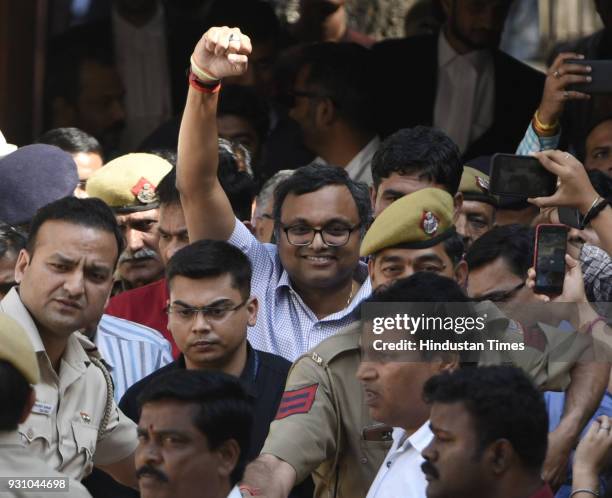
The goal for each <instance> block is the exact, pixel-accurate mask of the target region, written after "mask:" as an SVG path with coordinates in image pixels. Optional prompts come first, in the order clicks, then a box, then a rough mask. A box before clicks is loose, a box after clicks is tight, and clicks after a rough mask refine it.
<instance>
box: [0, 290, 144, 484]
mask: <svg viewBox="0 0 612 498" xmlns="http://www.w3.org/2000/svg"><path fill="white" fill-rule="evenodd" d="M0 311H2V312H4V313H7V314H8V315H10V316H11V317H12V318H14V319H15V320H17V322H19V323H20V324H21V326H22V327H23V328H24V329H25V331H26V332H27V334H28V337H29V338H30V341H31V342H32V345H33V346H34V351H35V352H36V356H37V359H38V367H39V369H40V377H41V378H40V382H39V383H38V384H37V385H36V386H34V387H35V390H36V403H35V405H34V407H33V408H32V412H31V414H30V416H29V417H28V418H27V420H26V421H25V422H24V423H23V424H21V425H20V426H19V433H20V434H21V437H22V440H23V442H24V443H25V444H26V445H27V446H28V451H29V452H30V454H32V455H33V456H36V457H38V458H40V459H42V460H44V461H45V462H46V463H47V464H48V465H49V466H51V467H52V468H54V469H55V470H58V471H59V472H62V473H63V474H66V475H67V476H69V477H71V478H73V479H77V480H81V479H83V478H84V477H85V476H87V475H88V474H89V473H90V472H91V469H92V467H93V465H94V464H96V465H109V464H112V463H115V462H118V461H120V460H123V459H124V458H127V457H128V456H130V455H131V454H132V453H133V452H134V451H135V449H136V446H137V445H138V440H137V436H136V424H134V422H132V421H131V420H130V419H128V418H127V417H126V416H125V415H123V413H121V411H120V410H119V408H118V407H117V405H116V404H115V401H114V400H111V405H110V406H111V416H110V419H109V422H108V425H107V428H106V430H105V431H104V433H103V434H100V433H99V428H100V424H101V422H102V420H103V418H104V412H105V408H106V402H107V384H106V380H105V378H104V375H103V373H102V371H101V370H100V368H98V367H97V366H96V365H94V364H93V363H92V362H91V360H90V358H89V356H88V355H87V353H86V352H85V349H84V346H83V345H86V347H87V348H88V350H89V349H90V347H91V349H95V346H94V345H93V343H91V342H89V341H88V340H87V339H86V338H85V337H84V336H82V335H81V334H78V333H74V334H72V335H71V336H70V337H69V339H68V344H67V346H66V350H65V352H64V356H63V357H62V359H61V366H60V370H59V375H58V373H56V372H55V370H54V369H53V367H52V366H51V362H50V360H49V358H48V356H47V353H46V352H45V347H44V345H43V343H42V340H41V338H40V335H39V333H38V330H37V328H36V325H35V323H34V321H33V319H32V317H31V315H30V313H29V312H28V310H27V309H26V307H25V306H24V305H23V303H22V302H21V299H20V297H19V294H18V292H17V290H16V288H13V289H11V291H10V292H9V293H8V294H7V295H6V296H5V298H4V299H3V300H2V301H1V302H0Z"/></svg>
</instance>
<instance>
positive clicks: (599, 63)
mask: <svg viewBox="0 0 612 498" xmlns="http://www.w3.org/2000/svg"><path fill="white" fill-rule="evenodd" d="M565 62H566V63H568V64H578V65H580V66H591V72H590V73H589V74H588V75H589V76H591V78H592V80H591V82H590V83H573V84H571V85H568V86H567V89H568V90H574V91H576V92H582V93H593V94H602V93H612V60H584V59H566V61H565Z"/></svg>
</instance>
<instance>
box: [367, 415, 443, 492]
mask: <svg viewBox="0 0 612 498" xmlns="http://www.w3.org/2000/svg"><path fill="white" fill-rule="evenodd" d="M432 439H433V433H432V432H431V430H430V429H429V420H428V421H427V422H425V423H424V424H423V425H422V426H421V427H420V428H419V429H418V430H417V431H416V432H415V433H413V434H412V435H411V436H409V437H406V431H405V430H404V429H400V428H399V427H396V428H394V429H393V445H392V446H391V449H390V450H389V453H387V456H386V457H385V460H384V462H383V463H382V465H381V466H380V469H379V470H378V474H376V478H375V479H374V482H373V483H372V486H370V490H369V491H368V496H367V497H366V498H397V497H398V496H401V497H402V498H425V497H426V494H425V490H426V489H427V481H426V480H425V474H423V471H422V470H421V464H422V463H423V461H424V459H423V457H422V456H421V452H422V451H423V450H424V449H425V448H426V447H427V445H429V443H430V442H431V440H432Z"/></svg>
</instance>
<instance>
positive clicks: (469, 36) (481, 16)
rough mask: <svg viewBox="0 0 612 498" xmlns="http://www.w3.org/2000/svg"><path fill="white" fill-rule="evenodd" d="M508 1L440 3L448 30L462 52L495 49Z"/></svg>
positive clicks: (508, 4) (456, 0)
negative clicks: (459, 45) (446, 20)
mask: <svg viewBox="0 0 612 498" xmlns="http://www.w3.org/2000/svg"><path fill="white" fill-rule="evenodd" d="M511 4H512V1H511V0H443V1H442V5H443V7H444V10H445V13H446V16H447V19H448V29H449V31H450V34H451V36H453V37H454V38H455V39H456V40H458V41H459V43H461V45H462V48H464V49H465V51H469V50H479V49H486V48H488V49H492V48H496V47H498V46H499V42H500V40H501V35H502V31H503V29H504V24H505V22H506V17H508V11H509V9H510V5H511Z"/></svg>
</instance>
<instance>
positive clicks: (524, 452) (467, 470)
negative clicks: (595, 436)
mask: <svg viewBox="0 0 612 498" xmlns="http://www.w3.org/2000/svg"><path fill="white" fill-rule="evenodd" d="M423 397H424V399H425V401H426V402H427V404H428V405H429V407H430V409H431V413H430V419H429V429H430V430H431V432H432V433H433V438H432V440H431V442H430V443H429V445H428V446H427V447H426V448H425V449H424V450H423V451H422V453H423V458H425V462H424V463H423V465H422V469H423V472H424V474H425V476H426V479H427V481H428V485H427V498H552V497H553V494H552V492H551V490H550V488H549V487H548V485H547V484H545V483H544V482H543V481H542V478H541V472H542V465H543V463H544V457H545V455H546V443H547V433H548V416H547V414H546V406H545V405H544V400H543V398H542V394H541V393H539V392H538V390H537V389H536V387H535V386H534V385H533V383H532V381H531V380H530V379H529V378H528V377H527V376H526V375H525V373H524V372H522V371H521V370H519V369H518V368H514V367H508V366H505V367H480V368H466V369H460V370H457V371H454V372H444V373H442V374H441V375H438V376H435V377H432V378H430V379H429V380H428V381H427V382H426V384H425V386H424V389H423ZM608 431H609V428H608Z"/></svg>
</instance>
